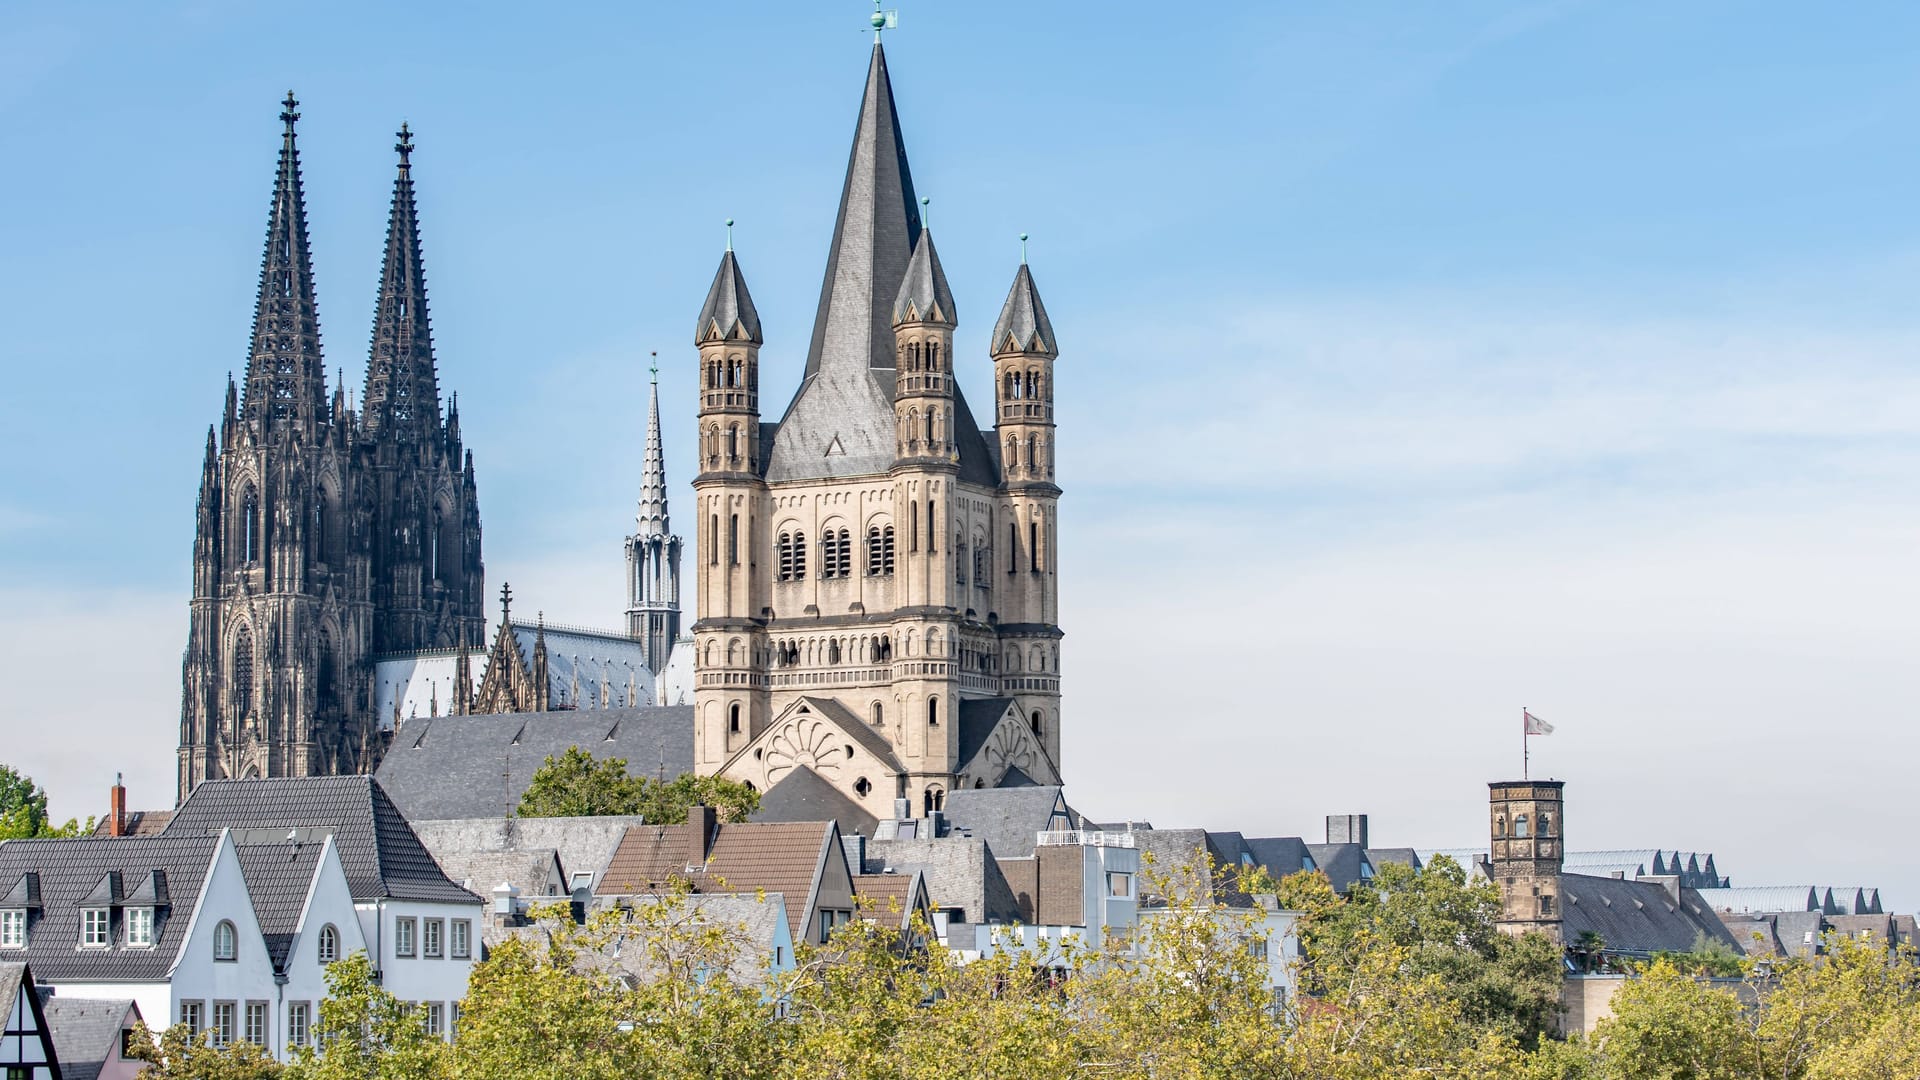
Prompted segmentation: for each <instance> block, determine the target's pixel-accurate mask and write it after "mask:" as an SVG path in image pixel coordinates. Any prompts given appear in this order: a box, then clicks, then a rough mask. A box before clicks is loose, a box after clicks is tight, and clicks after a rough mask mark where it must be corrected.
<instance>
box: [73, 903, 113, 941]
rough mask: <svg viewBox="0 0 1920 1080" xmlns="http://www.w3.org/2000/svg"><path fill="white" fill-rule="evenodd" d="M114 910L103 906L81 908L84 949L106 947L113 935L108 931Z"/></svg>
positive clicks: (81, 938)
mask: <svg viewBox="0 0 1920 1080" xmlns="http://www.w3.org/2000/svg"><path fill="white" fill-rule="evenodd" d="M111 914H112V910H111V909H110V908H103V907H98V908H95V907H90V908H82V909H80V947H81V948H83V949H104V948H106V947H107V946H108V945H109V944H110V943H111V942H112V937H111V935H110V934H109V933H108V931H107V927H108V926H109V925H110V916H111Z"/></svg>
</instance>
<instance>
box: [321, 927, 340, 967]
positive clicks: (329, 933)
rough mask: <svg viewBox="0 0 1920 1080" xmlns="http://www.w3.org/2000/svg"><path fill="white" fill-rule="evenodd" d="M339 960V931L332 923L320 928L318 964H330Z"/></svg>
mask: <svg viewBox="0 0 1920 1080" xmlns="http://www.w3.org/2000/svg"><path fill="white" fill-rule="evenodd" d="M338 959H340V931H338V930H335V929H334V928H333V924H332V923H328V924H327V925H325V926H323V927H321V928H320V962H321V963H323V964H331V963H333V962H334V961H335V960H338Z"/></svg>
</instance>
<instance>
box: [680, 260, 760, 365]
mask: <svg viewBox="0 0 1920 1080" xmlns="http://www.w3.org/2000/svg"><path fill="white" fill-rule="evenodd" d="M693 340H694V341H695V343H700V342H706V341H714V340H734V341H750V342H752V343H753V344H755V345H758V344H760V343H761V341H762V340H763V339H762V338H761V336H760V313H759V312H758V311H755V310H754V308H753V294H752V293H749V292H748V291H747V279H746V277H745V276H744V275H742V274H741V273H740V261H739V260H738V259H735V258H734V257H733V248H731V247H729V248H727V253H726V254H725V255H722V256H720V269H719V270H717V271H715V272H714V275H713V286H712V287H711V288H709V289H708V290H707V302H706V303H705V304H702V305H701V306H700V321H699V322H698V323H697V324H695V326H694V329H693Z"/></svg>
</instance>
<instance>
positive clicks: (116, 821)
mask: <svg viewBox="0 0 1920 1080" xmlns="http://www.w3.org/2000/svg"><path fill="white" fill-rule="evenodd" d="M121 780H122V776H121V774H119V773H114V774H113V790H112V791H109V792H108V793H107V835H108V836H125V835H127V789H126V787H125V786H124V785H122V783H121Z"/></svg>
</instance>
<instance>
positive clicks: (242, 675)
mask: <svg viewBox="0 0 1920 1080" xmlns="http://www.w3.org/2000/svg"><path fill="white" fill-rule="evenodd" d="M232 697H233V714H234V715H235V716H236V717H240V718H242V719H244V718H246V716H247V715H248V714H250V713H251V712H252V711H253V631H251V630H248V629H247V628H245V627H241V629H240V632H239V633H238V634H235V635H234V638H233V695H232Z"/></svg>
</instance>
